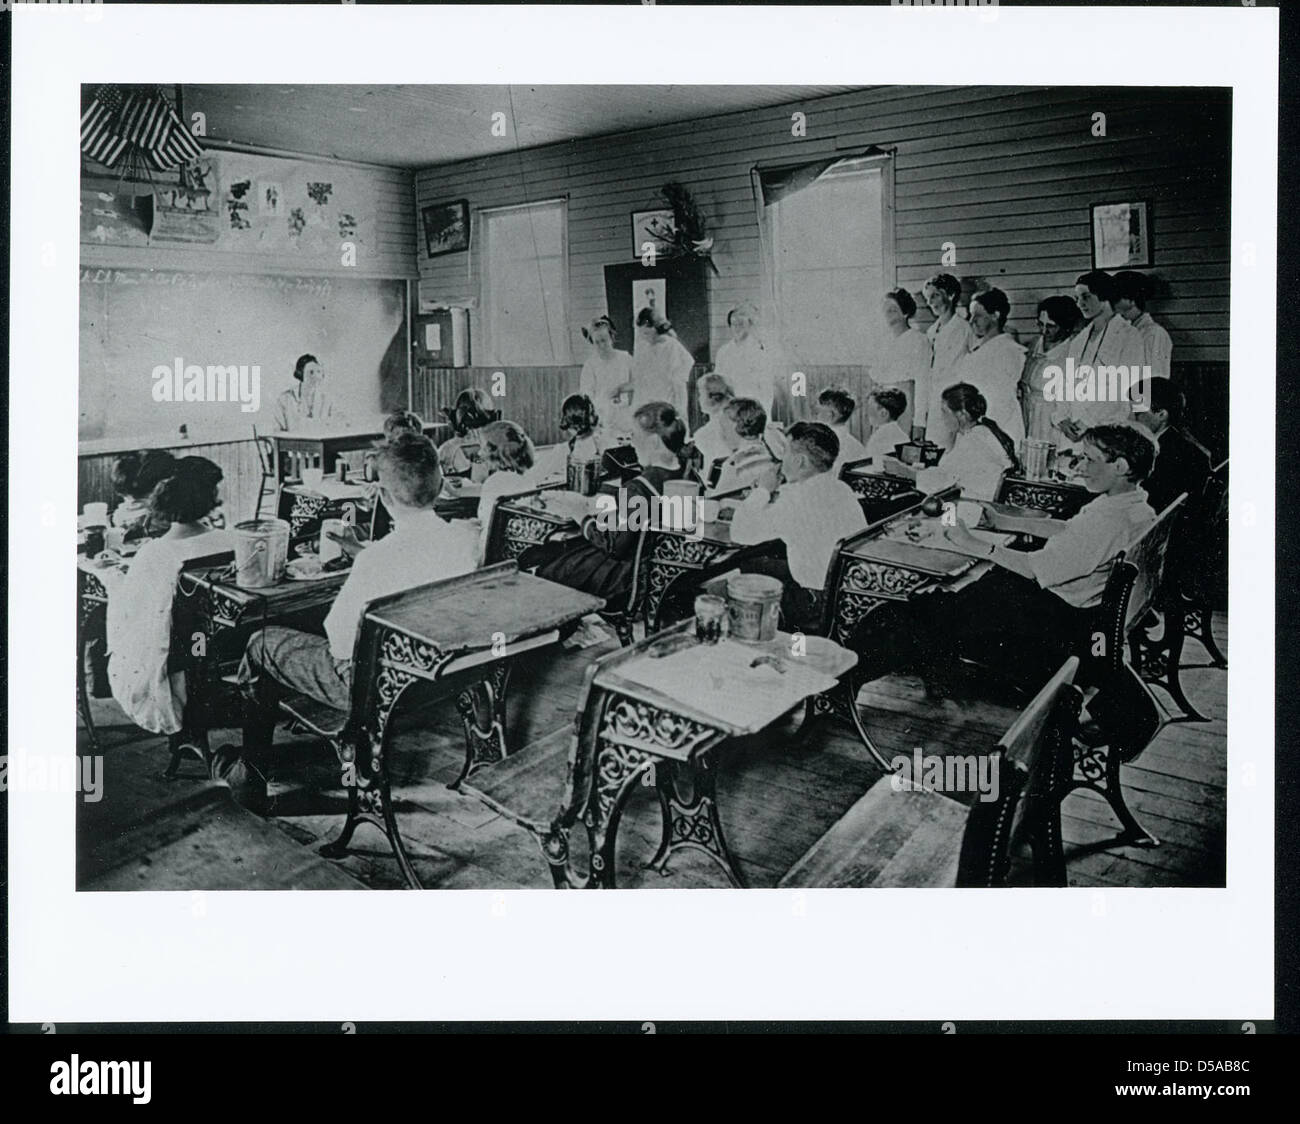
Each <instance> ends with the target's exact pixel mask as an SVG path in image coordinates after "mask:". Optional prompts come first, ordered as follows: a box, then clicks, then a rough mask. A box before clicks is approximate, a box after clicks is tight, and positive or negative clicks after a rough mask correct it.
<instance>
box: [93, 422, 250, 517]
mask: <svg viewBox="0 0 1300 1124" xmlns="http://www.w3.org/2000/svg"><path fill="white" fill-rule="evenodd" d="M167 451H168V452H169V453H171V454H172V456H174V457H207V458H208V460H210V461H213V462H215V463H216V464H218V465H220V466H221V471H222V473H223V475H224V477H225V479H224V480H223V482H222V488H223V490H224V493H225V509H226V523H227V525H228V526H233V525H234V524H235V523H236V522H238V521H239V520H241V519H252V518H253V511H254V509H255V508H256V505H257V492H258V489H259V488H260V487H261V485H262V466H261V462H260V461H259V460H258V457H257V446H256V444H255V443H254V442H253V440H252V438H249V439H248V440H246V441H222V442H218V443H215V444H211V445H201V444H195V443H192V442H191V443H187V444H184V445H174V446H168V447H167ZM119 456H121V453H120V452H115V453H94V454H89V455H87V456H82V457H78V458H77V502H78V507H79V509H80V507H84V506H85V505H86V504H88V503H106V504H108V505H109V510H110V511H111V510H112V508H113V506H114V505H115V504H116V503H117V502H118V500H119V499H120V497H119V496H117V495H116V493H115V492H114V491H113V462H114V461H115V460H117V458H118V457H119Z"/></svg>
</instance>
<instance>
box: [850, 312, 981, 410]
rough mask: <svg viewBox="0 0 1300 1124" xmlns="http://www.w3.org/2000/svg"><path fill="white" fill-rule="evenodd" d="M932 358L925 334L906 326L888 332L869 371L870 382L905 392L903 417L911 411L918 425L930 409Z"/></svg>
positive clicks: (932, 351) (932, 354)
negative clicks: (905, 408)
mask: <svg viewBox="0 0 1300 1124" xmlns="http://www.w3.org/2000/svg"><path fill="white" fill-rule="evenodd" d="M954 319H956V317H954ZM962 323H963V324H964V323H965V321H964V320H963V321H962ZM933 361H934V349H933V348H932V347H931V346H930V340H929V339H928V338H927V336H926V334H925V333H924V332H922V331H920V330H919V329H917V328H908V329H907V331H905V332H900V333H899V334H898V335H896V336H895V335H892V334H891V335H890V337H889V339H887V340H886V341H885V346H884V347H883V348H881V350H880V355H879V356H878V358H877V359H876V364H875V367H874V369H873V370H872V372H871V381H872V382H873V383H875V384H876V385H877V386H893V387H897V388H898V389H899V390H901V391H902V392H903V393H904V394H906V395H907V410H905V411H904V412H903V415H902V416H903V419H904V420H907V418H908V417H909V411H910V417H911V425H914V426H917V427H918V428H921V427H924V426H925V422H926V418H927V416H928V415H929V412H930V395H931V389H930V364H931V363H932V362H933Z"/></svg>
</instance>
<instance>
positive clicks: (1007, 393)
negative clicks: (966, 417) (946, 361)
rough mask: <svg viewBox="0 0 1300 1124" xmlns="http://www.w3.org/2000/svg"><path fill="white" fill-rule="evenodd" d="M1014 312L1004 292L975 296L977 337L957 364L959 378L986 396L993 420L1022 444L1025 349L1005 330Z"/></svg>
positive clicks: (972, 307) (972, 305)
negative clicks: (1021, 406)
mask: <svg viewBox="0 0 1300 1124" xmlns="http://www.w3.org/2000/svg"><path fill="white" fill-rule="evenodd" d="M1010 313H1011V304H1010V302H1009V301H1008V300H1007V295H1006V293H1004V292H1003V291H1002V290H1001V289H984V290H983V291H982V292H978V293H976V294H975V295H974V296H973V297H971V302H970V326H971V331H972V332H974V333H975V338H974V339H973V340H972V341H971V349H970V351H968V352H967V353H966V354H965V355H963V356H962V357H961V359H960V360H959V361H958V363H957V375H958V377H959V378H960V379H961V381H962V382H965V383H970V384H971V385H972V386H973V387H975V388H976V389H977V390H978V391H979V392H980V393H981V394H982V395H984V400H985V402H987V403H988V416H989V418H990V419H991V420H993V421H995V422H997V424H998V427H999V428H1000V429H1001V430H1002V431H1003V432H1004V433H1005V434H1007V436H1009V437H1010V438H1011V440H1012V441H1014V442H1020V441H1023V440H1024V439H1025V416H1024V414H1023V413H1022V412H1021V410H1020V398H1019V395H1018V393H1017V392H1018V390H1019V387H1020V374H1021V372H1022V371H1023V370H1024V369H1025V349H1024V348H1023V347H1021V346H1020V344H1018V343H1017V342H1016V341H1015V340H1014V339H1012V338H1011V337H1010V336H1009V335H1007V334H1006V332H1004V331H1003V329H1004V328H1005V327H1006V323H1007V317H1008V316H1009V315H1010Z"/></svg>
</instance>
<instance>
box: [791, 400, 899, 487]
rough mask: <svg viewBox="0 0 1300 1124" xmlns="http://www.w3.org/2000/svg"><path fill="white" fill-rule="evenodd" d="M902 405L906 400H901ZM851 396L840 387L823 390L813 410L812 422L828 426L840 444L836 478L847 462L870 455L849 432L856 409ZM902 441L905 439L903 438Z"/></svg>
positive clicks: (835, 470) (835, 469)
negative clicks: (850, 421) (850, 420)
mask: <svg viewBox="0 0 1300 1124" xmlns="http://www.w3.org/2000/svg"><path fill="white" fill-rule="evenodd" d="M903 403H904V405H906V403H907V399H906V398H904V399H903ZM857 405H858V404H857V402H856V401H855V399H854V397H853V395H851V394H850V393H849V392H848V391H847V390H844V389H842V388H840V387H834V388H832V389H830V390H823V391H822V392H821V393H820V394H819V395H817V408H816V409H815V410H813V420H814V421H819V422H821V423H822V424H823V425H825V426H828V427H829V428H830V431H831V432H832V433H833V434H835V436H836V438H837V439H838V440H839V443H840V455H839V458H838V459H837V460H836V462H835V468H834V472H835V475H836V476H838V475H839V474H840V469H841V468H843V467H844V465H845V464H847V463H848V462H849V461H860V460H862V459H863V458H865V457H868V456H870V455H871V454H870V453H868V452H867V447H866V446H865V445H864V444H863V443H862V442H861V441H859V440H858V439H857V438H856V437H854V436H853V434H851V433H850V432H849V418H851V417H852V416H853V411H854V410H855V409H856V408H857ZM903 440H904V441H906V440H907V438H903Z"/></svg>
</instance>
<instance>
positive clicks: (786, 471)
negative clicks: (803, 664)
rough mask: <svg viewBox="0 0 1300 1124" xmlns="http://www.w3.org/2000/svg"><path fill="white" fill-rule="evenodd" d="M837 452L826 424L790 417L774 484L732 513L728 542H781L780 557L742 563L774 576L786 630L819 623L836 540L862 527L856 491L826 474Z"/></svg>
mask: <svg viewBox="0 0 1300 1124" xmlns="http://www.w3.org/2000/svg"><path fill="white" fill-rule="evenodd" d="M839 454H840V445H839V441H838V440H837V438H836V436H835V434H834V432H833V431H832V430H831V428H830V426H828V425H823V424H822V423H821V422H796V423H795V424H794V425H792V426H791V427H790V431H789V433H787V434H786V446H785V455H784V457H783V458H782V460H781V479H782V481H783V483H782V484H781V486H780V489H779V490H778V491H777V492H775V493H772V492H769V491H768V490H767V489H766V488H764V487H762V486H759V487H756V488H754V489H753V491H751V492H750V493H749V495H748V496H746V497H745V500H744V502H743V503H741V504H740V506H738V507H737V508H736V513H735V515H734V516H732V520H731V541H732V542H733V543H735V544H737V545H738V546H745V545H755V544H757V543H763V542H770V541H772V540H780V541H781V542H782V543H783V544H784V545H785V551H786V556H785V559H784V560H782V559H771V560H767V559H758V560H755V562H754V563H751V564H748V565H746V567H745V568H746V570H747V571H748V572H751V573H766V574H769V575H770V576H772V577H775V578H779V579H780V580H781V583H782V586H783V593H782V596H781V616H782V619H783V620H784V622H785V625H784V627H785V628H786V629H787V630H788V631H794V630H795V629H805V630H809V629H816V628H817V627H818V625H819V624H820V623H821V612H822V603H821V601H822V598H821V595H822V590H823V588H824V587H825V585H826V570H827V569H828V567H829V566H830V564H831V556H832V554H834V552H835V544H836V543H838V542H839V541H840V539H842V538H845V537H847V536H849V535H856V534H857V533H858V532H859V531H865V530H866V528H867V517H866V516H865V515H863V514H862V505H861V504H859V503H858V497H857V495H856V494H855V493H854V491H853V489H852V488H850V487H849V486H848V485H847V484H846V483H844V481H843V480H841V479H839V476H838V474H837V473H836V472H834V471H832V470H833V469H834V467H835V464H836V459H837V458H838V457H839Z"/></svg>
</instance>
